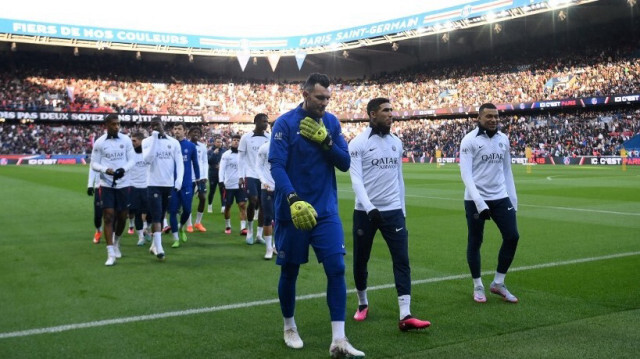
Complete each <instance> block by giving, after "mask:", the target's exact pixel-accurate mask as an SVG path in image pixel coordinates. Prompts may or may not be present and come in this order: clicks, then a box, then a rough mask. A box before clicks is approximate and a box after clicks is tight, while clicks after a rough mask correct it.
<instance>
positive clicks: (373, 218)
mask: <svg viewBox="0 0 640 359" xmlns="http://www.w3.org/2000/svg"><path fill="white" fill-rule="evenodd" d="M367 217H369V221H370V222H371V223H373V224H374V225H376V227H379V226H380V225H381V224H382V222H383V221H384V220H383V219H382V215H381V214H380V211H379V210H378V209H377V208H374V209H372V210H370V211H369V212H367Z"/></svg>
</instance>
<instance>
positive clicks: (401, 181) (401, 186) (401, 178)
mask: <svg viewBox="0 0 640 359" xmlns="http://www.w3.org/2000/svg"><path fill="white" fill-rule="evenodd" d="M398 145H399V146H400V156H399V157H398V189H399V192H400V193H398V195H399V196H400V204H401V206H402V213H403V214H404V216H405V217H406V216H407V207H406V203H405V198H404V176H403V174H402V152H403V150H404V149H403V148H402V141H398Z"/></svg>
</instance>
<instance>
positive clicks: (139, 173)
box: [129, 150, 149, 188]
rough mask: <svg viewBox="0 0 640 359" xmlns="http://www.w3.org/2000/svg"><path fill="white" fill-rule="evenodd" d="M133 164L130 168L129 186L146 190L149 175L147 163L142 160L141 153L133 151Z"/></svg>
mask: <svg viewBox="0 0 640 359" xmlns="http://www.w3.org/2000/svg"><path fill="white" fill-rule="evenodd" d="M133 156H134V157H135V164H134V165H133V167H131V171H129V174H130V177H129V179H130V184H131V186H133V187H135V188H147V175H148V173H149V163H148V162H146V161H145V160H144V157H143V156H142V152H140V153H137V152H135V150H134V155H133Z"/></svg>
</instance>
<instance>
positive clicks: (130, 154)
mask: <svg viewBox="0 0 640 359" xmlns="http://www.w3.org/2000/svg"><path fill="white" fill-rule="evenodd" d="M126 138H127V141H126V142H127V144H126V145H125V146H126V151H127V163H126V164H125V165H124V167H123V169H124V171H125V172H128V171H129V170H130V169H132V168H133V166H135V165H136V151H135V150H134V149H133V142H131V138H129V137H128V136H127V137H126Z"/></svg>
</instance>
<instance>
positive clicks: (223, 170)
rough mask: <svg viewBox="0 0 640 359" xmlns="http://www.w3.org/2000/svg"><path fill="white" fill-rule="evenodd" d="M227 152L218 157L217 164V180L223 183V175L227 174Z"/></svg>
mask: <svg viewBox="0 0 640 359" xmlns="http://www.w3.org/2000/svg"><path fill="white" fill-rule="evenodd" d="M226 162H227V154H226V152H225V153H223V154H222V157H220V164H219V166H218V182H220V183H224V180H225V177H226V175H227V165H226Z"/></svg>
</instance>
